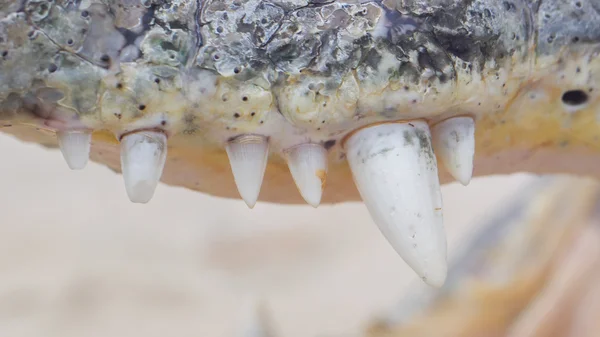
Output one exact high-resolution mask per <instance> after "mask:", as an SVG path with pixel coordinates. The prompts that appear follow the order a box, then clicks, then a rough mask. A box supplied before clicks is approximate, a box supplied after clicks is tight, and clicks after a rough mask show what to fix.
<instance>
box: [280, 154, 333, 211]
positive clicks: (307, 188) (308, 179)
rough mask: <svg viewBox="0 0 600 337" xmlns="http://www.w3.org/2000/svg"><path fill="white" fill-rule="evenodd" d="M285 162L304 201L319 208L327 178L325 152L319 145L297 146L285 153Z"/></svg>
mask: <svg viewBox="0 0 600 337" xmlns="http://www.w3.org/2000/svg"><path fill="white" fill-rule="evenodd" d="M287 162H288V167H289V168H290V172H291V173H292V178H294V182H296V186H297V187H298V190H299V191H300V194H301V195H302V197H303V198H304V200H305V201H306V202H307V203H308V204H309V205H311V206H313V207H317V206H319V204H320V203H321V195H322V193H323V188H324V187H325V180H326V178H327V150H325V148H323V146H321V145H319V144H301V145H297V146H294V147H293V148H291V149H289V150H288V151H287Z"/></svg>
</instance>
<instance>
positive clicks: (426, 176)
mask: <svg viewBox="0 0 600 337" xmlns="http://www.w3.org/2000/svg"><path fill="white" fill-rule="evenodd" d="M345 145H346V149H347V153H346V157H347V158H348V162H349V164H350V169H351V170H352V175H353V177H354V182H355V183H356V187H357V188H358V191H359V192H360V195H361V196H362V199H363V201H364V203H365V205H366V206H367V209H368V210H369V212H370V213H371V216H372V217H373V221H374V222H375V223H376V224H377V226H378V227H379V229H380V230H381V232H382V233H383V235H384V236H385V237H386V238H387V240H388V241H389V242H390V244H391V245H392V247H393V248H394V249H395V250H396V252H398V254H399V255H400V256H401V257H402V258H403V259H404V261H406V263H407V264H408V265H409V266H410V267H411V268H412V269H413V270H414V271H415V272H416V273H417V274H418V275H419V276H420V277H421V278H422V279H423V281H425V282H426V283H427V284H429V285H432V286H436V287H439V286H442V285H443V283H444V281H445V279H446V273H447V268H448V267H447V262H446V249H447V248H446V234H445V233H444V225H443V220H442V196H441V191H440V183H439V178H438V171H437V162H436V158H435V155H434V154H433V149H432V147H431V134H430V132H429V127H428V126H427V124H426V123H424V122H422V121H413V122H410V123H387V124H378V125H375V126H371V127H367V128H364V129H361V130H359V131H357V132H355V133H354V134H353V135H351V136H350V137H349V138H348V140H347V141H346V144H345Z"/></svg>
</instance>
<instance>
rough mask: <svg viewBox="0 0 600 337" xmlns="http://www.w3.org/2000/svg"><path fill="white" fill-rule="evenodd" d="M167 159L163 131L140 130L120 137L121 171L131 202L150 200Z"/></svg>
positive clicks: (165, 139) (165, 140) (165, 138)
mask: <svg viewBox="0 0 600 337" xmlns="http://www.w3.org/2000/svg"><path fill="white" fill-rule="evenodd" d="M166 158H167V136H166V135H165V134H164V133H162V132H156V131H139V132H136V133H130V134H128V135H126V136H124V137H123V138H122V139H121V170H122V171H123V180H124V181H125V189H126V190H127V195H128V196H129V199H130V200H131V201H132V202H135V203H143V204H145V203H147V202H148V201H150V199H152V196H153V195H154V190H155V189H156V185H158V181H159V180H160V177H161V176H162V171H163V168H164V166H165V160H166Z"/></svg>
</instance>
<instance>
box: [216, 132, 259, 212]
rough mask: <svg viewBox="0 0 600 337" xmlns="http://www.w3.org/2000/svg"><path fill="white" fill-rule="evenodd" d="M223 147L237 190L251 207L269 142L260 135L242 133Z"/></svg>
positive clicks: (254, 200) (256, 194) (256, 197)
mask: <svg viewBox="0 0 600 337" xmlns="http://www.w3.org/2000/svg"><path fill="white" fill-rule="evenodd" d="M225 149H226V150H227V156H228V157H229V163H230V165H231V171H232V172H233V178H234V180H235V184H236V186H237V188H238V192H239V193H240V196H241V197H242V199H244V202H246V205H248V207H250V208H253V207H254V205H255V204H256V201H257V200H258V195H259V193H260V187H261V186H262V181H263V177H264V175H265V169H266V168H267V158H268V156H269V142H268V140H267V138H266V137H263V136H260V135H242V136H239V137H236V138H235V139H233V140H231V141H229V142H228V143H227V145H226V146H225Z"/></svg>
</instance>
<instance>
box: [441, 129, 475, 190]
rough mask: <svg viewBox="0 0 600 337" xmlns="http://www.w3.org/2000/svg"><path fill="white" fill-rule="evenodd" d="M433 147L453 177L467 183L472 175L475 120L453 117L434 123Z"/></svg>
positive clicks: (464, 183)
mask: <svg viewBox="0 0 600 337" xmlns="http://www.w3.org/2000/svg"><path fill="white" fill-rule="evenodd" d="M431 132H432V134H433V148H434V149H435V151H436V153H437V154H438V155H439V158H440V160H441V161H442V163H443V164H444V166H445V167H446V170H448V173H450V174H451V175H452V176H453V177H454V179H456V180H458V181H459V182H460V183H461V184H463V185H465V186H466V185H468V184H469V182H470V181H471V176H472V175H473V156H474V155H475V122H474V121H473V118H471V117H455V118H450V119H447V120H445V121H443V122H441V123H439V124H437V125H435V126H434V127H433V128H432V129H431Z"/></svg>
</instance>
